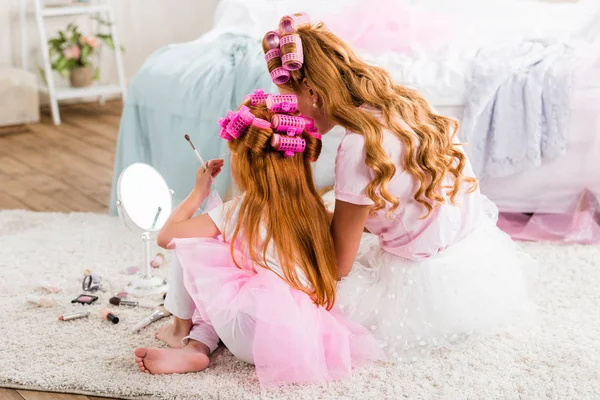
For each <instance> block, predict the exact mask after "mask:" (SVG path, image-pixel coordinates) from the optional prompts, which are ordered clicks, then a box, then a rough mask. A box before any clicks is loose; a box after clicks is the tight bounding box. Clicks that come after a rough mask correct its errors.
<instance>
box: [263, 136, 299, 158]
mask: <svg viewBox="0 0 600 400" xmlns="http://www.w3.org/2000/svg"><path fill="white" fill-rule="evenodd" d="M271 146H273V148H274V149H275V150H278V151H282V152H283V156H284V157H292V156H293V155H294V154H296V153H302V152H303V151H304V149H305V148H306V140H304V139H302V138H299V137H285V136H281V135H278V134H274V135H273V138H272V139H271Z"/></svg>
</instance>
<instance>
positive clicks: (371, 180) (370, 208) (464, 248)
mask: <svg viewBox="0 0 600 400" xmlns="http://www.w3.org/2000/svg"><path fill="white" fill-rule="evenodd" d="M263 49H264V51H265V59H266V62H267V66H268V69H269V72H270V73H271V77H272V79H273V82H274V83H275V84H277V85H278V88H279V91H280V92H281V93H289V94H295V95H296V96H297V97H298V101H299V106H298V108H299V110H300V112H302V113H303V114H305V115H306V116H308V117H310V118H312V119H314V121H315V125H316V126H317V128H318V130H319V132H320V133H321V134H325V133H327V132H328V131H329V130H331V129H332V128H333V127H334V126H335V125H341V126H342V127H344V128H346V131H347V133H346V135H345V137H344V138H343V140H342V142H341V144H340V146H339V148H338V152H337V157H336V161H335V176H336V183H335V197H336V202H335V211H334V213H333V219H332V224H331V232H332V235H333V241H334V247H335V255H336V261H337V270H338V276H339V277H344V278H343V279H342V281H341V283H340V286H339V292H338V297H337V304H338V305H339V307H340V308H342V309H343V310H344V312H345V313H346V315H348V316H349V317H350V318H351V319H352V320H354V321H357V322H359V323H361V324H363V325H364V326H365V327H367V328H368V329H369V330H371V331H372V332H373V334H374V335H375V337H376V338H377V339H379V343H380V345H381V347H382V348H384V350H386V352H387V354H388V355H390V356H391V357H392V358H394V359H397V360H404V359H414V358H415V357H417V356H419V355H421V354H425V353H427V352H428V350H429V349H431V348H432V347H436V346H443V345H448V344H450V343H451V342H452V341H454V340H455V339H457V338H459V337H463V336H465V335H470V334H473V333H488V332H498V331H500V330H503V329H506V328H508V327H509V326H510V325H511V324H514V323H517V322H520V321H523V320H528V319H529V318H530V317H531V314H530V312H531V311H532V309H533V307H532V305H531V303H530V302H529V300H528V296H527V288H526V280H525V277H524V268H523V267H524V263H525V262H527V260H526V259H525V258H524V256H522V255H519V254H518V253H517V250H516V248H515V246H514V244H513V243H512V241H511V240H510V238H509V237H508V236H507V235H505V234H504V233H503V232H501V231H500V230H499V229H498V228H497V227H496V225H495V223H496V218H497V211H496V208H495V206H494V205H493V204H491V203H490V202H489V201H488V200H487V199H486V198H485V197H484V196H483V195H481V193H480V192H479V190H478V186H477V181H476V179H475V176H474V174H473V171H472V169H471V166H470V163H469V160H468V159H467V156H466V155H465V153H464V152H463V150H462V148H461V145H460V143H459V142H458V140H457V139H456V133H457V128H458V124H457V122H456V121H454V120H452V119H450V118H447V117H444V116H441V115H438V114H436V113H435V112H434V111H433V110H432V109H431V108H430V107H429V105H428V104H427V102H426V101H425V99H424V98H423V97H422V96H421V95H419V93H417V92H416V91H414V90H411V89H408V88H406V87H403V86H399V85H396V84H394V83H393V82H392V79H391V77H390V75H389V74H388V73H387V72H386V71H385V70H383V69H381V68H378V67H375V66H372V65H368V64H366V63H365V62H363V61H362V60H361V59H360V58H358V57H357V56H356V54H355V53H354V52H353V51H352V49H350V48H349V47H348V46H347V45H346V44H345V43H344V42H343V41H342V40H340V39H339V38H338V37H336V36H335V35H334V34H333V33H332V32H330V31H328V30H327V29H326V27H325V25H323V24H322V23H318V24H314V23H311V21H310V20H309V18H308V16H307V15H306V14H302V13H301V14H294V15H292V16H286V17H283V18H282V19H281V22H280V26H279V28H278V29H277V30H275V31H270V32H268V33H267V34H266V35H265V37H264V40H263ZM365 229H366V230H368V231H369V232H370V234H365V235H364V236H363V230H365Z"/></svg>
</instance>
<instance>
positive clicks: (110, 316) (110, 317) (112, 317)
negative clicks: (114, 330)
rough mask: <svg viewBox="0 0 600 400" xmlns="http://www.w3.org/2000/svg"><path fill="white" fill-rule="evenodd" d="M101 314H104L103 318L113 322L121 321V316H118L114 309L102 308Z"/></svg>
mask: <svg viewBox="0 0 600 400" xmlns="http://www.w3.org/2000/svg"><path fill="white" fill-rule="evenodd" d="M100 315H101V316H102V319H103V320H105V321H110V322H112V323H113V324H118V323H119V317H117V316H116V315H115V314H114V313H113V312H112V310H109V309H108V308H103V309H102V310H100Z"/></svg>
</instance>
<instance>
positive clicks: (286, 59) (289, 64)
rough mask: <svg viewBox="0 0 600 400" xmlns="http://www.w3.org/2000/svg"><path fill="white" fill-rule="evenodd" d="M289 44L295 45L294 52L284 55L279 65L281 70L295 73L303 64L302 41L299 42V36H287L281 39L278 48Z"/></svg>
mask: <svg viewBox="0 0 600 400" xmlns="http://www.w3.org/2000/svg"><path fill="white" fill-rule="evenodd" d="M290 43H294V44H295V45H296V51H295V52H294V53H287V54H284V55H283V57H281V64H282V66H283V68H285V69H287V70H288V71H296V70H298V69H300V68H302V63H303V62H304V56H303V50H302V40H300V36H298V35H295V34H294V35H287V36H284V37H282V38H281V41H280V42H279V45H280V47H283V46H285V45H286V44H290Z"/></svg>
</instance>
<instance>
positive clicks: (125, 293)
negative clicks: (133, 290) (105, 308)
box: [115, 292, 129, 299]
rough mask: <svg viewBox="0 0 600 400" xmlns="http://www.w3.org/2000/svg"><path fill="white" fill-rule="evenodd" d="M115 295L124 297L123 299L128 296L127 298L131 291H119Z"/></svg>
mask: <svg viewBox="0 0 600 400" xmlns="http://www.w3.org/2000/svg"><path fill="white" fill-rule="evenodd" d="M115 296H116V297H120V298H122V299H126V298H127V296H129V293H127V292H119V293H117V294H116V295H115Z"/></svg>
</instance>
